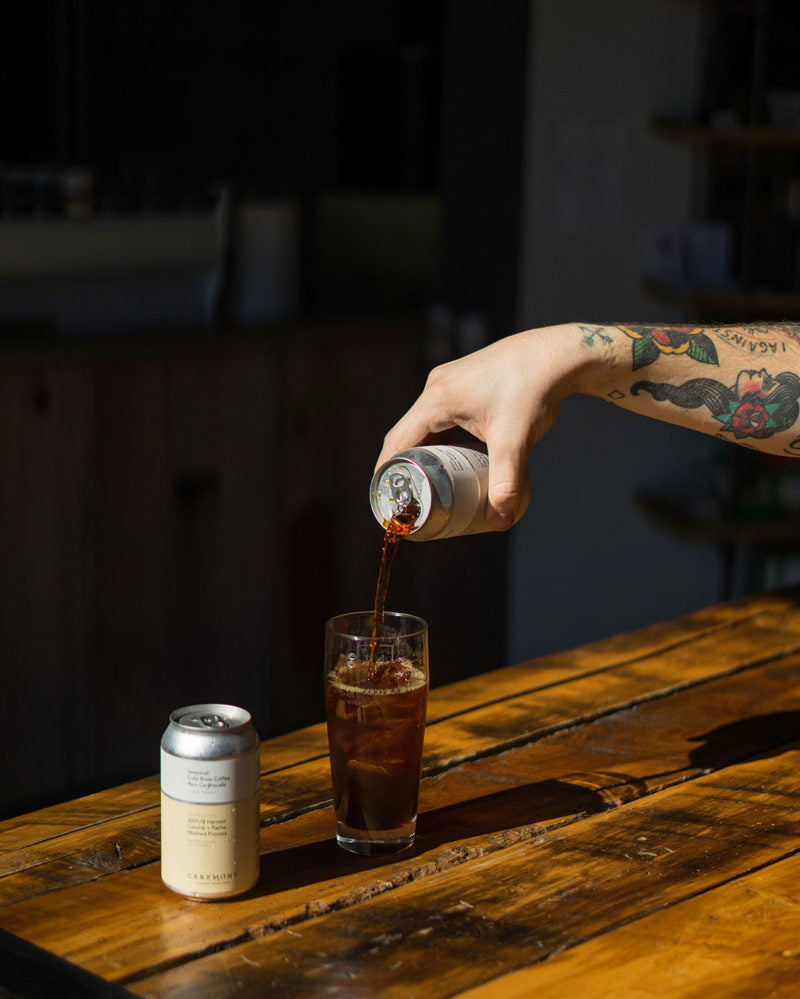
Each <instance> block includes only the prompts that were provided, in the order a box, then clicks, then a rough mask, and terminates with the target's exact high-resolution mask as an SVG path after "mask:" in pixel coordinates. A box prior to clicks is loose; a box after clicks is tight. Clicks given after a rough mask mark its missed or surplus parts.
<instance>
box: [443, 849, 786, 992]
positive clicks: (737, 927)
mask: <svg viewBox="0 0 800 999" xmlns="http://www.w3.org/2000/svg"><path fill="white" fill-rule="evenodd" d="M798 886H800V857H798V856H797V855H795V856H792V857H788V858H786V859H785V860H781V861H778V862H777V863H774V864H770V865H769V866H768V867H766V868H764V869H763V870H760V871H755V872H754V873H752V874H748V875H746V876H745V877H742V878H737V879H736V880H735V881H733V882H730V883H728V884H724V885H721V886H720V887H718V888H714V889H712V890H711V891H707V892H704V893H702V894H700V895H697V896H695V897H693V898H688V899H686V900H685V901H683V902H681V903H679V904H678V905H674V906H670V907H669V908H667V909H662V910H660V911H657V912H653V913H651V914H650V915H648V916H646V917H645V918H644V919H639V920H637V921H636V922H634V923H631V924H628V925H626V926H619V927H615V928H612V929H611V930H609V932H607V933H604V934H602V935H601V936H599V937H595V938H594V939H593V940H588V941H586V942H585V943H581V944H579V945H577V946H575V947H571V948H570V949H569V950H567V951H565V952H562V953H561V954H556V955H553V956H551V957H549V958H548V960H546V961H541V962H539V963H538V964H535V965H533V966H531V967H530V968H525V969H524V970H521V971H517V972H513V973H512V974H510V975H504V976H503V977H501V978H497V979H495V980H494V981H492V982H489V983H487V984H486V985H482V986H478V987H476V988H474V989H468V990H467V991H465V992H460V993H459V999H529V997H530V996H534V995H535V996H536V999H563V997H564V996H565V995H573V996H592V999H617V997H618V996H622V995H625V996H633V995H636V996H640V997H641V999H659V997H663V996H670V997H671V999H684V997H685V999H690V997H692V996H698V995H703V996H705V997H707V999H716V997H718V999H730V997H731V996H736V997H738V999H763V997H764V996H793V995H795V994H796V993H797V985H798V978H799V977H800V975H799V974H798V972H799V971H800V966H799V965H800V948H799V947H798V932H797V927H798V923H800V892H799V891H798Z"/></svg>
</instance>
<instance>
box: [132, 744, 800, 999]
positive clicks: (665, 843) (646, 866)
mask: <svg viewBox="0 0 800 999" xmlns="http://www.w3.org/2000/svg"><path fill="white" fill-rule="evenodd" d="M798 763H800V751H798V749H797V748H794V749H792V750H789V751H787V752H786V753H784V754H783V755H782V756H780V757H778V758H767V759H761V760H756V761H752V762H749V763H745V764H740V765H738V766H735V767H731V768H728V769H727V770H726V771H725V773H724V775H717V774H714V775H710V776H707V777H701V778H698V779H697V780H696V781H692V782H688V783H685V784H681V785H678V786H676V787H672V788H668V789H666V790H664V791H662V792H659V793H658V794H656V795H652V796H650V797H647V798H645V799H644V800H641V801H636V802H633V803H631V804H629V805H626V806H622V807H621V808H620V809H619V810H618V811H617V812H612V813H604V814H601V815H595V816H591V817H589V818H587V819H585V820H584V821H583V822H581V823H577V824H574V825H572V826H570V827H568V828H566V829H562V830H557V831H556V832H554V833H552V834H550V835H545V836H543V837H541V838H539V839H537V840H533V841H530V842H525V843H519V844H517V845H514V846H511V847H508V848H506V849H504V850H500V851H498V852H497V853H495V854H492V855H490V856H487V857H481V858H479V859H477V860H476V861H474V862H470V863H467V864H464V865H462V866H460V867H458V868H455V869H452V870H446V871H444V872H440V873H430V874H429V875H428V876H427V877H424V878H421V879H418V880H414V881H412V882H411V883H409V884H406V885H403V886H401V887H399V888H397V889H395V890H394V891H393V892H391V893H387V894H384V895H380V896H378V897H376V898H372V899H370V900H367V901H362V902H361V903H360V904H359V905H358V906H353V907H348V908H346V909H344V910H339V911H333V912H327V913H326V914H325V915H322V916H320V917H319V918H318V919H315V920H313V921H311V922H308V921H306V922H304V923H302V924H297V925H294V926H293V925H289V926H286V925H284V927H283V928H280V929H276V930H275V931H274V932H267V933H266V935H260V933H259V932H258V931H257V930H250V931H248V939H246V940H242V941H241V942H239V943H236V944H235V945H234V946H231V947H228V948H226V949H224V950H222V951H217V952H215V953H211V954H208V955H207V956H204V957H200V958H198V959H196V960H192V961H191V962H189V963H187V964H182V965H179V966H177V967H173V968H170V969H165V970H163V971H162V972H159V973H156V974H155V975H150V976H148V977H146V978H143V979H138V980H136V981H130V980H128V981H125V984H126V985H127V987H128V988H129V989H131V991H134V992H136V993H138V994H140V995H143V996H155V995H158V996H159V997H165V999H173V997H178V996H189V995H192V994H195V995H196V994H197V989H198V988H199V987H200V983H202V989H203V995H204V996H209V997H215V999H216V997H220V999H221V997H227V996H234V995H236V996H250V995H252V996H256V995H261V994H263V987H264V983H265V982H269V984H270V987H271V988H272V989H277V990H279V991H280V992H281V993H282V994H286V995H292V996H302V995H325V996H348V997H360V996H372V995H377V994H380V995H381V996H386V997H390V996H391V997H394V996H398V997H399V996H408V995H409V994H411V995H418V996H421V995H425V996H450V995H454V994H457V992H458V991H459V990H464V989H466V988H469V987H472V986H475V985H477V984H481V983H483V982H485V981H487V980H490V979H493V978H496V977H497V976H498V975H500V974H502V973H504V972H507V971H512V970H517V969H519V968H520V967H524V966H526V965H529V964H532V963H534V962H537V961H541V960H542V959H543V958H545V957H546V956H548V955H549V954H554V953H558V952H560V951H563V950H564V949H566V948H572V947H575V946H576V945H577V944H578V943H580V942H582V941H585V940H588V939H590V938H592V937H594V936H597V935H598V934H604V933H607V932H608V931H609V930H610V929H611V928H613V927H615V926H618V925H620V924H621V923H623V922H625V921H627V920H633V919H642V918H643V917H644V916H646V915H648V914H649V913H650V912H653V911H655V910H657V909H661V908H663V907H665V906H669V905H675V904H676V903H678V902H681V901H683V900H684V899H687V898H689V897H693V896H696V895H697V894H698V893H702V892H707V891H709V890H711V889H713V888H715V887H717V886H720V885H722V884H724V883H725V882H727V881H729V880H730V879H732V878H737V877H741V876H742V875H743V874H745V873H750V872H752V871H754V870H756V869H757V868H759V867H762V866H765V865H768V864H772V863H776V862H778V861H780V860H782V859H783V858H784V857H785V856H786V855H787V854H791V853H793V852H794V851H795V848H796V843H797V830H796V808H797V801H798V797H800V777H798ZM760 823H765V824H768V828H769V833H768V835H764V836H754V835H753V827H754V826H756V827H757V826H758V824H760ZM475 955H485V957H483V958H482V959H479V960H475Z"/></svg>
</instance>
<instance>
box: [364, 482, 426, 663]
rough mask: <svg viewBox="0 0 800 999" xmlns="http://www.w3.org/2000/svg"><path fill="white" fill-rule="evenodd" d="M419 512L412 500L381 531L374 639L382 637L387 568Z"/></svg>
mask: <svg viewBox="0 0 800 999" xmlns="http://www.w3.org/2000/svg"><path fill="white" fill-rule="evenodd" d="M419 513H420V510H419V503H417V501H416V500H412V501H411V502H410V503H409V504H408V506H405V507H403V509H402V510H401V511H400V512H399V513H396V514H395V515H394V517H392V519H391V520H390V521H389V523H388V524H387V525H386V530H385V531H384V532H383V548H382V549H381V564H380V569H379V570H378V585H377V586H376V588H375V611H374V614H373V618H372V637H373V638H375V639H378V638H382V637H383V614H384V611H385V610H386V591H387V590H388V588H389V570H390V568H391V565H392V559H393V558H394V553H395V551H397V546H398V544H399V543H400V539H401V538H402V537H405V535H406V534H410V533H411V531H412V530H413V528H414V525H415V524H416V522H417V518H418V517H419ZM377 647H378V646H377V642H374V643H373V645H372V654H371V655H370V660H369V663H370V671H371V672H374V671H375V668H376V666H375V650H376V649H377ZM373 679H374V677H373Z"/></svg>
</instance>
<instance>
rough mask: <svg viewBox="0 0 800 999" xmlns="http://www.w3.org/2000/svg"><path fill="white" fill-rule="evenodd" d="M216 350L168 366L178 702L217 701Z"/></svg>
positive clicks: (172, 632) (220, 651)
mask: <svg viewBox="0 0 800 999" xmlns="http://www.w3.org/2000/svg"><path fill="white" fill-rule="evenodd" d="M217 359H218V358H217V354H216V352H213V353H206V352H203V353H201V354H188V353H187V354H181V355H178V356H176V357H171V358H170V359H169V361H168V365H167V426H166V435H167V436H166V446H167V481H166V483H165V485H166V489H167V502H168V512H169V569H168V572H169V618H170V621H169V642H170V659H171V662H170V667H171V669H172V671H173V677H174V679H175V680H176V682H177V688H176V691H175V695H176V698H177V699H176V700H175V703H174V704H173V707H177V706H178V705H179V704H187V703H196V702H200V701H215V700H218V699H220V700H221V699H222V698H221V696H220V693H219V686H218V682H219V676H220V668H221V666H222V662H223V656H224V648H223V642H222V639H221V636H220V633H219V620H218V615H217V602H218V587H219V572H218V568H219V561H220V544H221V539H220V494H221V491H222V488H223V483H222V470H221V467H220V454H221V451H222V449H223V442H222V440H221V436H220V434H221V432H220V425H219V409H220V399H219V395H220V377H219V369H218V363H217Z"/></svg>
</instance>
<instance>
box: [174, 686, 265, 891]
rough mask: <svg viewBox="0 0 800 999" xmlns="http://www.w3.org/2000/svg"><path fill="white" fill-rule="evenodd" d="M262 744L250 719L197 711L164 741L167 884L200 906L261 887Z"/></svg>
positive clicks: (183, 713) (224, 710)
mask: <svg viewBox="0 0 800 999" xmlns="http://www.w3.org/2000/svg"><path fill="white" fill-rule="evenodd" d="M258 777H259V738H258V733H257V732H256V730H255V728H253V725H252V723H251V720H250V714H249V712H247V711H245V710H244V708H237V707H234V706H233V705H231V704H191V705H189V706H187V707H184V708H178V709H177V710H176V711H173V712H172V714H171V715H170V716H169V725H168V726H167V729H166V731H165V732H164V735H163V737H162V739H161V880H162V881H163V882H164V884H165V885H166V886H167V887H168V888H171V889H172V890H173V891H175V892H177V893H178V894H179V895H186V896H188V897H190V898H197V899H221V898H229V897H230V896H232V895H239V894H241V893H242V892H245V891H247V890H248V889H249V888H252V887H253V885H254V884H255V883H256V881H257V880H258V828H259V825H258Z"/></svg>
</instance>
